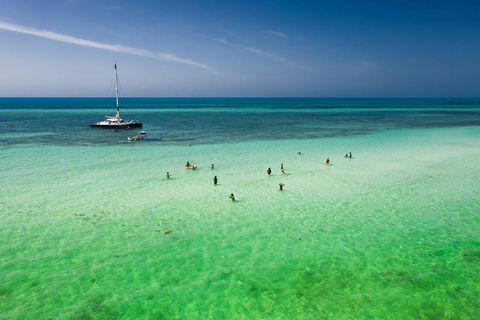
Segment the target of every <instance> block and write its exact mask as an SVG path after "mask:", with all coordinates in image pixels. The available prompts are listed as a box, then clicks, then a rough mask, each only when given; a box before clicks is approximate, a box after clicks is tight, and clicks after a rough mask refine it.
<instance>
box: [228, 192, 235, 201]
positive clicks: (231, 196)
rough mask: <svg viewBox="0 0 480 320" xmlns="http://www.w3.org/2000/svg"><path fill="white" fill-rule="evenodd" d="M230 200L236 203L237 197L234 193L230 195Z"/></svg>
mask: <svg viewBox="0 0 480 320" xmlns="http://www.w3.org/2000/svg"><path fill="white" fill-rule="evenodd" d="M229 198H230V199H232V201H233V202H235V196H234V195H233V193H232V194H230V197H229Z"/></svg>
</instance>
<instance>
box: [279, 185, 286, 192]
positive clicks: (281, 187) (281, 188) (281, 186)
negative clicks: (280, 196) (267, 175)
mask: <svg viewBox="0 0 480 320" xmlns="http://www.w3.org/2000/svg"><path fill="white" fill-rule="evenodd" d="M278 186H279V187H280V191H282V190H283V187H285V185H284V184H283V183H279V184H278Z"/></svg>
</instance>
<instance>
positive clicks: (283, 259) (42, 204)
mask: <svg viewBox="0 0 480 320" xmlns="http://www.w3.org/2000/svg"><path fill="white" fill-rule="evenodd" d="M12 112H13V111H12ZM52 112H53V111H52ZM95 132H97V134H98V131H95ZM102 132H103V131H102ZM150 132H151V130H148V131H147V134H150ZM2 134H4V133H3V132H2ZM9 134H11V133H9ZM25 134H27V136H28V134H31V133H25ZM105 134H113V133H108V132H107V133H105ZM117 134H118V133H117ZM119 134H125V132H119ZM479 136H480V127H456V128H430V129H399V130H382V131H378V132H374V133H372V134H363V135H355V136H342V135H339V136H335V137H319V138H311V139H286V140H285V139H282V140H266V139H264V140H262V139H260V138H256V139H250V140H248V141H237V142H225V143H222V142H219V141H216V142H212V141H210V140H208V139H207V138H204V140H203V143H199V144H196V143H191V146H190V147H187V146H186V144H185V143H184V142H185V141H182V142H178V143H174V142H170V143H143V142H139V143H130V144H128V143H124V142H118V141H114V142H111V143H107V142H102V143H98V144H96V143H93V142H92V143H90V144H84V143H74V144H73V145H71V146H68V145H66V144H65V143H63V142H62V143H54V142H52V141H50V140H47V141H44V142H42V143H27V142H22V143H15V144H5V145H3V146H1V147H0V178H1V181H2V192H1V193H0V218H1V219H2V221H3V223H2V225H1V228H0V265H1V267H2V268H1V272H0V314H1V316H0V318H7V319H24V318H32V319H33V318H40V319H46V318H55V319H57V318H58V319H78V318H82V319H89V318H93V319H106V318H121V319H132V318H142V319H199V318H200V319H203V318H213V319H232V318H233V319H243V318H254V319H259V318H262V319H264V318H269V319H279V318H295V319H318V318H331V319H353V318H379V319H385V318H388V317H390V318H396V319H419V318H426V319H441V318H463V319H466V318H467V319H468V318H471V319H474V318H478V317H479V311H478V310H480V305H479V302H478V301H480V287H479V286H478V282H479V280H480V279H479V278H480V276H479V274H480V241H479V240H478V239H480V237H479V236H480V219H479V215H480V200H479V199H478V194H480V184H479V183H478V181H480V170H479V169H480V165H479V163H478V161H477V159H478V158H479V157H480V140H479V139H478V137H479ZM33 141H34V142H36V140H33ZM209 141H210V142H209ZM298 151H301V152H302V153H303V155H297V154H296V153H297V152H298ZM349 151H352V153H353V158H352V159H349V158H344V157H343V155H344V154H345V153H346V152H349ZM327 157H329V158H330V160H331V163H332V165H330V166H327V165H326V164H325V159H326V158H327ZM186 161H190V162H193V164H195V165H198V169H197V170H195V171H191V170H185V169H183V168H182V166H183V164H184V163H185V162H186ZM212 163H214V164H215V170H212V169H211V168H210V165H211V164H212ZM280 163H283V164H284V168H285V171H286V175H282V174H280ZM268 167H271V168H272V171H273V173H272V175H271V176H268V175H267V174H266V170H267V168H268ZM167 171H169V172H170V173H171V174H172V177H171V178H170V179H167V178H166V177H165V174H166V172H167ZM215 175H216V176H218V179H219V184H218V185H217V186H214V185H213V181H212V179H213V176H215ZM280 182H282V183H284V184H285V188H284V191H279V190H278V183H280ZM232 192H233V193H234V194H235V197H236V199H237V201H236V202H234V203H233V202H232V201H230V199H229V198H228V197H229V195H230V193H232Z"/></svg>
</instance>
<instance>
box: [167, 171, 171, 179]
mask: <svg viewBox="0 0 480 320" xmlns="http://www.w3.org/2000/svg"><path fill="white" fill-rule="evenodd" d="M168 178H170V172H168V171H167V179H168Z"/></svg>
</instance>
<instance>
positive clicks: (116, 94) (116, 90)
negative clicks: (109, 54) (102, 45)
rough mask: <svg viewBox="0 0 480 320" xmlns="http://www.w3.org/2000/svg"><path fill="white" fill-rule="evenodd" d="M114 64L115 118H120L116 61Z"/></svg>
mask: <svg viewBox="0 0 480 320" xmlns="http://www.w3.org/2000/svg"><path fill="white" fill-rule="evenodd" d="M113 65H114V66H115V98H116V99H117V119H120V108H119V107H118V75H117V62H114V63H113Z"/></svg>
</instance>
